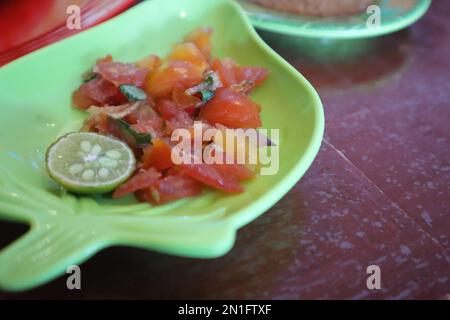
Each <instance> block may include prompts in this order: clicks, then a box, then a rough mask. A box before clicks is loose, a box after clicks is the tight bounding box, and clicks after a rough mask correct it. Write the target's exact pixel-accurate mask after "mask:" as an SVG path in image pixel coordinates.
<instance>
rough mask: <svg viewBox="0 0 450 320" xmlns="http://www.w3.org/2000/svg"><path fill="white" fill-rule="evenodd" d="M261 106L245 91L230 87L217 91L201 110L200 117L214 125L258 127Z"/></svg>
mask: <svg viewBox="0 0 450 320" xmlns="http://www.w3.org/2000/svg"><path fill="white" fill-rule="evenodd" d="M260 110H261V107H260V106H259V105H258V104H257V103H255V102H253V101H252V100H251V99H250V98H249V97H248V96H246V95H245V94H243V93H239V92H235V91H234V90H232V89H230V88H221V89H218V90H217V91H216V95H215V97H214V98H213V99H212V100H211V101H209V102H208V103H207V104H206V105H205V106H204V107H203V108H202V110H201V111H200V117H201V118H202V119H204V120H206V121H207V122H209V123H210V124H212V125H215V124H218V123H220V124H222V125H224V126H226V127H229V128H258V127H260V126H261V119H260V117H259V112H260Z"/></svg>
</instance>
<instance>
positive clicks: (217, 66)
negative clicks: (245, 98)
mask: <svg viewBox="0 0 450 320" xmlns="http://www.w3.org/2000/svg"><path fill="white" fill-rule="evenodd" d="M212 69H213V70H214V71H216V72H218V73H219V76H220V80H221V81H222V84H223V85H224V86H225V87H230V86H232V85H237V84H240V83H242V82H243V81H245V80H247V81H251V82H252V83H253V86H250V87H249V89H248V90H247V91H246V93H248V92H249V91H250V90H251V89H252V88H254V87H256V86H258V85H260V84H261V83H262V82H264V80H266V78H267V77H268V75H269V72H268V71H267V70H266V69H264V68H258V67H239V66H238V64H237V63H236V62H235V61H234V60H233V59H230V58H227V59H223V60H219V59H216V60H214V63H213V65H212Z"/></svg>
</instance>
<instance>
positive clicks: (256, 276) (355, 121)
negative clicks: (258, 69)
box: [0, 1, 450, 299]
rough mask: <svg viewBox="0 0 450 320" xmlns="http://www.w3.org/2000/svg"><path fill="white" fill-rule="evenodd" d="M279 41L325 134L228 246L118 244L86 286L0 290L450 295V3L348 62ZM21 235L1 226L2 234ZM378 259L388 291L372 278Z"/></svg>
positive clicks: (88, 273)
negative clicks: (162, 248) (178, 252)
mask: <svg viewBox="0 0 450 320" xmlns="http://www.w3.org/2000/svg"><path fill="white" fill-rule="evenodd" d="M269 43H270V42H269ZM270 44H271V45H272V46H274V48H275V49H277V50H278V51H279V52H280V53H281V54H282V55H283V56H284V57H285V58H286V59H287V60H288V61H289V62H290V63H292V64H293V65H294V66H295V67H296V68H298V69H299V70H300V71H301V72H302V73H303V74H304V75H305V76H306V77H307V78H308V79H309V80H310V81H311V82H312V83H313V85H314V86H315V87H316V88H317V89H318V91H319V94H320V95H321V97H322V99H323V103H324V108H325V114H326V132H325V139H324V142H323V146H322V148H321V151H320V153H319V155H318V157H317V159H316V161H315V162H314V164H313V165H312V167H311V169H310V170H309V171H308V173H307V174H306V175H305V176H304V178H302V180H301V181H300V182H299V183H298V184H297V185H296V186H295V188H294V189H293V190H292V191H290V192H289V194H288V195H287V196H285V197H284V198H283V199H282V200H281V201H280V202H279V203H278V204H277V205H275V206H274V207H273V208H272V209H271V210H269V211H268V212H267V213H265V214H264V215H263V216H262V217H260V218H259V219H257V220H256V221H254V222H253V223H251V224H250V225H248V226H246V227H244V228H242V229H241V230H240V231H239V233H238V236H237V242H236V245H235V247H234V248H233V249H232V251H231V252H230V253H229V254H227V255H226V256H224V257H222V258H219V259H214V260H194V259H186V258H178V257H172V256H167V255H163V254H159V253H154V252H148V251H144V250H140V249H133V248H125V247H120V248H111V249H107V250H105V251H102V252H101V253H99V254H98V255H96V256H95V257H94V258H92V259H91V260H89V261H88V262H86V263H84V264H83V265H82V266H81V269H82V290H79V291H76V290H75V291H69V290H67V289H66V277H65V276H63V277H61V278H59V279H57V280H55V281H53V282H52V283H50V284H48V285H45V286H43V287H40V288H37V289H34V290H32V291H29V292H25V293H15V294H10V293H4V292H3V293H1V292H0V298H3V299H11V298H12V299H14V298H64V299H71V298H83V299H91V298H138V299H140V298H145V299H147V298H148V299H154V298H163V299H167V298H169V299H170V298H175V299H178V298H192V299H197V298H198V299H202V298H220V299H231V298H237V299H273V298H274V299H284V298H286V299H309V298H313V299H317V298H320V299H332V298H339V299H379V298H383V299H384V298H389V299H413V298H417V299H450V242H449V238H450V105H449V104H450V2H449V1H434V3H433V4H432V7H431V9H430V11H429V12H428V13H427V15H426V16H425V17H424V18H423V19H422V20H421V21H420V22H418V23H417V24H415V25H414V26H412V27H411V28H409V29H408V30H405V31H402V32H399V33H396V34H393V35H390V36H387V37H383V38H380V39H378V40H377V41H375V43H374V44H373V45H372V47H371V49H370V50H369V51H368V52H367V53H366V54H363V55H360V56H358V57H354V58H352V59H351V61H335V62H318V61H316V60H312V59H311V58H305V55H304V54H302V52H301V50H296V49H295V48H292V47H291V48H289V47H286V46H280V45H279V42H278V43H277V44H274V43H270ZM18 231H19V229H18V228H16V227H13V226H11V225H5V224H2V225H1V229H0V238H1V239H2V243H3V242H5V241H7V240H8V239H10V238H11V237H13V234H14V233H15V232H18ZM371 264H377V265H379V266H380V268H381V282H382V289H381V290H375V291H369V290H368V289H367V288H366V279H367V277H368V275H367V274H366V268H367V266H368V265H371Z"/></svg>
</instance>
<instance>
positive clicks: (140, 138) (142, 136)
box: [116, 119, 152, 147]
mask: <svg viewBox="0 0 450 320" xmlns="http://www.w3.org/2000/svg"><path fill="white" fill-rule="evenodd" d="M116 120H117V121H118V122H119V123H120V125H121V126H122V128H123V130H124V131H126V132H127V133H128V134H130V135H131V136H132V137H133V138H134V140H135V141H136V145H137V146H138V147H145V146H147V145H149V144H150V143H151V142H152V136H151V135H150V133H140V132H137V131H135V130H134V129H133V128H132V127H131V125H130V124H129V123H128V122H126V121H124V120H122V119H116Z"/></svg>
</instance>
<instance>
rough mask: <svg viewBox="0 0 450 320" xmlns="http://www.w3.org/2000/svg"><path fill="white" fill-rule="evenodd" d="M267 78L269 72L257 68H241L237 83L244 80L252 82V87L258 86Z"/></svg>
mask: <svg viewBox="0 0 450 320" xmlns="http://www.w3.org/2000/svg"><path fill="white" fill-rule="evenodd" d="M268 76H269V72H268V71H267V70H266V69H264V68H258V67H241V68H240V69H239V76H238V81H239V82H242V81H244V80H248V81H252V82H253V83H254V87H257V86H259V85H260V84H261V83H263V82H264V80H266V79H267V77H268Z"/></svg>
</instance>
